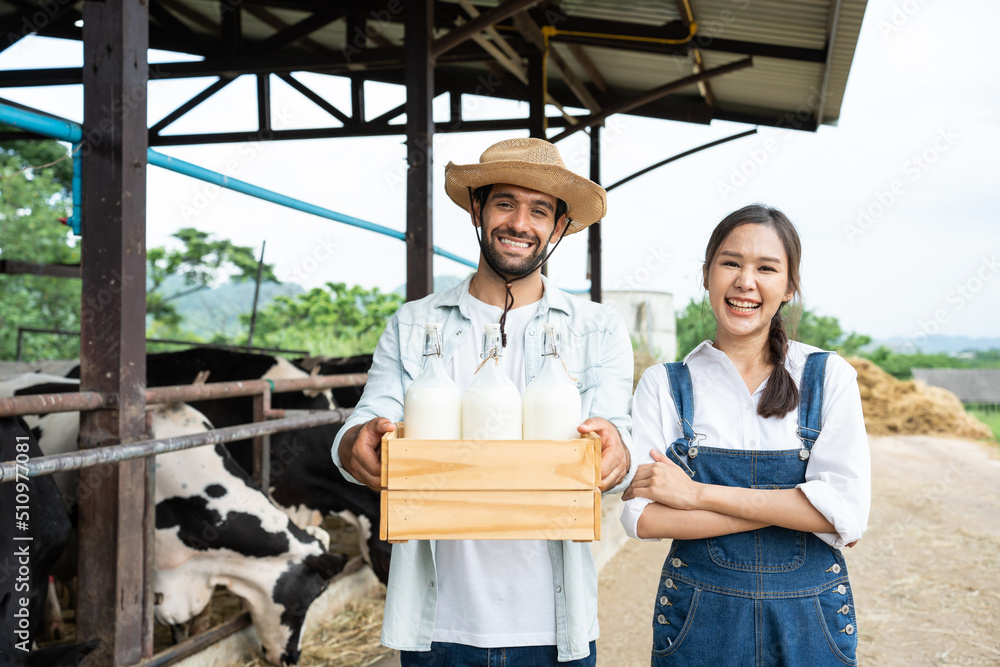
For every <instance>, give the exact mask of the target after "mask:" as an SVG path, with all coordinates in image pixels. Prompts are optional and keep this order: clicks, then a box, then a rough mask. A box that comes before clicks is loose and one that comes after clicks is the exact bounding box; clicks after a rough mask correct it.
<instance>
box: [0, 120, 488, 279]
mask: <svg viewBox="0 0 1000 667" xmlns="http://www.w3.org/2000/svg"><path fill="white" fill-rule="evenodd" d="M0 123H6V124H8V125H12V126H14V127H17V128H20V129H22V130H26V131H28V132H34V133H36V134H41V135H44V136H47V137H52V138H53V139H59V140H60V141H68V142H71V143H72V144H73V214H72V216H71V217H70V219H69V220H68V222H67V224H69V225H70V226H71V227H72V228H73V233H74V234H76V235H79V234H80V181H81V177H80V174H82V173H83V172H82V169H81V163H82V160H81V159H80V151H79V143H80V141H81V140H82V139H83V129H82V128H81V127H80V126H79V125H77V124H76V123H73V122H71V121H68V120H60V119H58V118H50V117H48V116H43V115H41V114H37V113H34V112H31V111H25V110H23V109H18V108H17V107H12V106H10V105H7V104H2V103H0ZM146 159H147V161H148V162H149V164H152V165H155V166H157V167H161V168H163V169H167V170H169V171H174V172H177V173H179V174H184V175H185V176H190V177H192V178H197V179H199V180H202V181H206V182H208V183H213V184H215V185H218V186H219V187H223V188H227V189H229V190H235V191H236V192H242V193H243V194H245V195H249V196H251V197H257V198H258V199H263V200H265V201H269V202H273V203H275V204H278V205H279V206H286V207H288V208H293V209H295V210H297V211H302V212H303V213H309V214H311V215H318V216H319V217H321V218H326V219H328V220H334V221H336V222H342V223H344V224H346V225H351V226H353V227H360V228H361V229H367V230H368V231H372V232H376V233H378V234H384V235H385V236H391V237H392V238H395V239H399V240H400V241H404V242H405V241H406V234H404V233H403V232H401V231H398V230H395V229H390V228H389V227H384V226H382V225H376V224H375V223H373V222H368V221H367V220H361V219H360V218H355V217H352V216H349V215H344V214H343V213H337V212H336V211H331V210H330V209H328V208H323V207H322V206H316V205H314V204H307V203H305V202H303V201H300V200H298V199H294V198H292V197H288V196H286V195H282V194H278V193H277V192H274V191H273V190H267V189H265V188H261V187H258V186H256V185H251V184H250V183H247V182H245V181H240V180H237V179H235V178H230V177H228V176H225V175H223V174H220V173H218V172H215V171H211V170H210V169H205V168H204V167H199V166H198V165H196V164H191V163H190V162H185V161H184V160H179V159H177V158H175V157H171V156H169V155H164V154H163V153H158V152H156V151H154V150H153V149H152V148H150V149H149V151H148V153H147V157H146ZM434 254H435V255H440V256H441V257H444V258H446V259H450V260H452V261H454V262H458V263H459V264H464V265H465V266H468V267H471V268H473V269H474V268H476V267H477V266H478V265H477V264H476V263H475V262H471V261H469V260H467V259H464V258H462V257H459V256H458V255H455V254H454V253H451V252H448V251H447V250H443V249H441V248H439V247H437V246H434Z"/></svg>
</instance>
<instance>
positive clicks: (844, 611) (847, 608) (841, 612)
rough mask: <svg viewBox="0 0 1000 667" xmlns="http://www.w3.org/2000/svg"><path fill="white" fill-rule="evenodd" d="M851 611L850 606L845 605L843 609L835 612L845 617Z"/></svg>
mask: <svg viewBox="0 0 1000 667" xmlns="http://www.w3.org/2000/svg"><path fill="white" fill-rule="evenodd" d="M850 611H851V605H849V604H845V605H844V606H843V607H841V608H840V609H838V610H837V613H838V614H844V615H845V616H846V615H847V614H848V613H849V612H850Z"/></svg>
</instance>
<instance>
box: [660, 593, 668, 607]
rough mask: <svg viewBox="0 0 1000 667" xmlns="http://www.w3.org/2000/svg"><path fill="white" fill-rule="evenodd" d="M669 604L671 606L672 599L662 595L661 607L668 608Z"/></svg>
mask: <svg viewBox="0 0 1000 667" xmlns="http://www.w3.org/2000/svg"><path fill="white" fill-rule="evenodd" d="M669 604H670V598H668V597H667V596H666V595H661V596H660V606H661V607H666V606H667V605H669Z"/></svg>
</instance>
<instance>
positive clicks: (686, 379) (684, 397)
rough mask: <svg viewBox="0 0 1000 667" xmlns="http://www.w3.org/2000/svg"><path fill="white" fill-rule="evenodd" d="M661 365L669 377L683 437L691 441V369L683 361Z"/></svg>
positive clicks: (692, 436)
mask: <svg viewBox="0 0 1000 667" xmlns="http://www.w3.org/2000/svg"><path fill="white" fill-rule="evenodd" d="M663 365H664V366H665V367H666V369H667V376H668V378H669V379H670V395H671V396H672V397H673V399H674V407H675V408H677V418H678V419H680V427H681V429H682V430H683V431H684V439H685V440H687V441H688V442H689V443H693V442H694V428H693V427H692V426H691V422H692V421H693V420H694V390H693V389H692V387H691V371H690V370H688V367H687V365H686V364H685V363H684V362H683V361H675V362H673V363H669V364H663Z"/></svg>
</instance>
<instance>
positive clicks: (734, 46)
mask: <svg viewBox="0 0 1000 667" xmlns="http://www.w3.org/2000/svg"><path fill="white" fill-rule="evenodd" d="M386 2H387V0H381V1H379V2H365V1H364V0H331V1H324V0H246V1H245V2H243V3H242V4H241V5H240V6H239V9H237V10H236V11H239V12H240V17H241V21H240V24H241V31H242V40H243V42H244V45H242V46H241V47H240V48H236V49H235V50H234V47H233V45H232V43H231V42H232V38H231V37H230V38H229V40H228V41H227V39H226V38H223V37H222V32H223V4H224V3H220V2H218V0H150V8H151V9H150V17H151V18H150V25H151V31H150V44H151V46H152V47H154V48H165V49H172V50H183V51H185V52H188V53H192V54H196V55H203V56H204V57H205V59H206V61H210V60H211V59H213V58H225V59H227V62H228V63H231V62H232V61H233V59H239V58H240V57H243V56H246V57H248V58H249V57H257V58H258V59H259V58H260V56H261V53H259V52H255V47H256V46H257V45H260V44H263V43H266V40H269V39H271V38H273V37H274V36H275V35H276V34H279V33H281V32H282V31H286V30H289V29H290V28H292V26H295V25H296V24H298V23H299V22H301V21H305V20H307V19H308V18H309V17H311V16H314V15H317V14H320V13H322V12H327V11H330V10H331V9H333V10H336V9H342V10H343V15H342V16H340V17H339V18H337V20H332V21H330V22H329V23H326V24H325V25H322V26H319V27H318V28H316V29H315V30H312V31H311V32H309V34H307V35H304V36H301V37H298V38H296V39H291V40H289V41H288V43H287V44H282V45H280V46H278V47H276V48H275V50H274V53H275V55H276V57H278V58H285V59H289V58H291V59H294V58H295V57H306V56H322V55H323V54H324V53H325V54H329V55H330V63H331V65H330V66H329V67H325V68H324V67H323V66H322V63H321V64H320V66H318V67H316V66H311V67H308V68H306V69H309V70H310V71H321V72H322V71H327V72H329V73H332V74H347V73H357V72H365V67H364V65H356V64H355V63H354V62H353V61H351V62H350V63H349V64H348V66H346V67H345V65H344V63H343V60H344V58H343V56H342V54H343V53H344V49H345V47H346V46H349V45H350V44H352V43H353V42H354V41H355V40H356V37H357V35H356V33H355V32H354V31H353V30H350V29H349V28H348V23H347V21H348V19H349V18H351V17H369V27H371V26H375V28H376V30H375V32H376V33H377V35H376V36H375V37H373V38H372V39H369V40H368V43H367V46H368V48H369V49H381V50H382V51H383V52H385V51H386V49H389V48H391V47H392V46H397V47H398V46H400V45H402V43H403V38H404V26H403V22H402V19H403V13H402V12H397V13H396V14H394V15H392V16H391V17H390V19H389V20H387V21H384V20H382V17H386V16H388V15H389V14H390V12H388V11H387V10H386V6H387V5H386ZM80 4H81V3H79V2H77V3H76V6H75V7H73V8H72V9H71V10H70V11H68V12H66V13H65V15H61V16H60V17H58V19H57V20H54V21H53V22H52V24H51V25H50V26H45V27H44V28H42V29H41V30H40V31H39V33H40V34H51V35H53V36H58V37H71V38H72V37H76V38H79V35H80V29H79V27H74V24H75V22H76V21H75V19H77V18H78V16H79V6H80ZM475 4H476V6H477V7H478V8H479V9H480V10H481V11H488V10H489V9H490V8H491V7H493V6H496V5H497V4H498V2H497V0H479V1H477V2H475ZM31 5H34V6H35V7H42V6H43V5H44V0H30V2H29V0H0V21H4V20H6V21H7V22H10V21H14V22H16V18H17V17H18V16H20V15H21V14H24V13H25V12H26V11H27V12H30V11H31V9H32V7H31ZM403 5H405V3H403ZM866 5H867V0H690V7H691V10H692V13H693V16H694V19H695V21H696V22H697V25H698V31H697V34H696V35H695V36H694V38H693V39H692V40H691V41H690V42H689V43H688V44H687V45H686V46H678V45H676V44H675V45H667V44H663V43H655V42H652V41H650V39H649V38H650V37H652V38H661V39H662V38H664V37H674V38H676V36H677V35H678V31H680V34H683V32H684V30H685V28H684V26H683V25H682V24H681V23H680V22H681V20H682V11H681V4H680V2H679V0H638V1H636V0H629V1H627V2H626V1H625V0H564V1H563V2H562V3H561V4H560V3H556V2H550V3H548V4H546V3H541V4H539V5H538V6H537V7H535V8H533V9H531V10H529V14H530V16H531V17H532V20H533V21H534V22H536V23H537V24H538V25H540V26H541V25H544V24H545V23H546V22H550V23H552V25H553V27H555V28H556V29H557V30H566V29H570V30H571V32H570V33H565V34H562V33H560V34H556V35H555V36H553V37H552V38H551V39H550V46H551V48H553V49H554V50H555V51H556V52H557V53H558V54H559V55H561V56H562V59H563V60H564V61H565V62H566V64H567V66H568V67H569V68H570V69H571V70H572V71H573V72H574V73H575V74H576V76H577V77H578V78H579V79H580V80H581V81H582V82H583V84H584V85H585V86H586V87H587V89H588V91H589V93H590V94H591V95H592V96H593V97H595V98H597V100H598V101H599V103H600V104H601V106H602V107H613V106H614V105H616V104H618V103H620V102H622V101H624V100H628V99H629V98H632V97H635V96H637V95H639V94H641V93H644V92H646V91H649V90H651V89H653V88H656V87H658V86H661V85H663V84H665V83H668V82H670V81H673V80H677V79H680V78H683V77H685V76H688V75H690V74H692V73H693V72H694V71H695V58H696V57H698V56H700V57H701V58H702V62H703V67H704V68H705V69H712V68H715V67H718V66H720V65H724V64H727V63H733V62H736V61H739V60H742V59H744V58H746V57H747V56H748V55H752V57H753V66H752V67H749V68H746V69H741V70H739V71H735V72H731V73H728V74H725V75H722V76H719V77H715V78H712V79H711V80H710V81H709V82H708V89H709V91H710V93H711V98H704V97H703V96H702V91H701V90H700V89H699V87H698V86H689V87H687V88H685V89H683V90H679V91H675V92H674V93H672V94H671V95H670V96H668V97H665V98H663V99H661V100H659V101H657V102H653V103H650V104H647V105H646V106H644V107H642V108H640V109H636V110H633V111H631V112H630V113H634V114H638V115H648V116H652V117H659V118H677V119H681V120H698V121H699V122H707V121H708V120H710V119H711V118H721V119H727V120H737V121H743V122H748V123H757V124H772V125H773V124H784V125H788V126H790V127H794V128H798V129H807V130H808V129H815V116H818V115H819V114H820V113H822V118H820V119H819V120H820V121H821V122H822V123H826V124H835V123H836V122H837V119H838V118H839V115H840V108H841V104H842V102H843V98H844V91H845V89H846V86H847V79H848V75H849V73H850V68H851V65H852V63H853V59H854V52H855V47H856V45H857V39H858V34H859V32H860V28H861V21H862V18H863V16H864V12H865V8H866ZM229 11H231V10H229ZM559 12H562V14H561V15H560V14H559ZM685 14H686V12H685ZM835 14H836V19H837V20H836V30H835V31H833V33H832V35H831V25H832V23H833V20H834V15H835ZM464 16H466V15H465V12H464V10H462V9H461V8H460V6H459V4H458V2H457V1H449V0H437V5H436V19H437V26H436V29H435V34H437V35H439V36H440V35H442V34H444V33H446V32H447V31H448V30H450V29H451V25H452V23H451V21H453V20H454V19H457V18H460V17H464ZM553 17H556V18H553ZM9 24H11V23H8V25H9ZM573 26H577V28H576V32H575V33H573V32H572V30H573ZM579 26H582V28H580V27H579ZM498 28H499V30H500V31H501V33H502V34H503V35H504V37H505V38H506V39H508V40H509V41H510V42H511V44H512V45H513V46H515V48H516V49H517V50H518V51H519V52H520V53H522V54H525V53H527V52H528V51H529V50H530V49H531V48H532V46H531V40H530V39H528V38H527V37H525V36H523V35H520V34H519V33H518V31H517V30H516V29H515V26H514V21H513V20H510V19H508V20H507V21H504V22H503V23H502V24H501V25H500V26H498ZM185 32H187V35H185V34H183V33H185ZM279 41H280V40H279ZM831 45H832V48H830V47H831ZM0 46H2V45H0ZM463 48H465V49H466V50H465V51H464V53H467V54H468V56H469V58H468V59H467V60H462V59H461V58H456V57H454V56H452V57H450V58H447V59H443V60H441V61H440V62H439V63H438V67H437V71H438V72H439V88H441V87H443V88H445V89H449V90H451V89H453V90H457V91H460V92H465V93H469V92H473V91H474V90H475V82H476V81H477V79H478V78H479V77H481V76H483V75H487V74H489V73H490V72H491V71H492V72H494V73H496V68H497V65H496V63H494V62H492V61H491V60H490V59H489V57H488V56H486V55H485V53H483V52H482V51H481V50H479V51H477V49H478V47H475V46H473V45H471V44H466V45H464V46H463ZM695 49H697V50H695ZM581 50H582V52H583V54H584V57H585V59H586V58H587V57H589V60H591V61H592V62H593V66H594V67H596V69H597V70H598V71H599V76H600V78H603V79H604V80H605V81H606V82H607V90H604V91H602V90H600V86H598V85H597V82H596V81H595V78H594V76H592V75H591V72H592V71H593V70H590V71H588V67H587V66H586V65H588V64H587V63H583V62H581V61H580V60H579V59H578V58H577V56H576V55H575V53H574V51H575V52H576V53H579V52H580V51H581ZM338 59H339V62H340V64H339V65H338V64H337V63H338ZM309 62H310V64H312V63H315V62H316V61H315V58H314V59H313V60H311V61H309ZM258 71H259V70H258ZM283 71H289V70H288V67H287V66H285V69H284V70H283ZM401 72H402V65H401V63H400V65H399V66H397V68H396V69H395V70H393V69H392V67H391V66H387V65H386V64H385V62H380V65H379V67H378V68H375V70H373V71H372V72H371V73H370V76H369V78H372V79H373V80H378V81H386V82H390V83H393V82H395V83H401V82H402V73H401ZM548 72H549V91H550V93H551V94H552V95H553V96H555V97H556V99H557V100H558V101H559V102H561V103H562V104H564V105H567V106H571V107H576V108H579V107H581V106H583V105H582V103H581V101H580V100H579V99H577V96H576V95H575V94H574V93H573V92H572V91H571V88H570V87H569V85H568V84H567V83H566V82H564V81H563V80H562V79H561V75H560V74H559V72H558V68H555V67H552V66H550V67H549V68H548ZM206 75H211V73H208V74H206ZM2 79H3V73H2V72H0V85H13V84H12V83H8V84H4V83H3V81H2ZM470 84H471V85H470ZM509 84H510V85H505V86H504V87H503V89H502V90H498V91H494V93H493V94H496V95H498V96H503V97H512V98H516V99H525V97H526V95H525V93H526V89H525V88H524V86H523V85H521V84H520V82H518V81H516V80H515V79H514V77H511V81H510V82H509ZM707 99H710V100H711V101H712V102H714V106H713V105H710V104H708V103H707V101H706V100H707ZM802 119H806V120H802Z"/></svg>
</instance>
